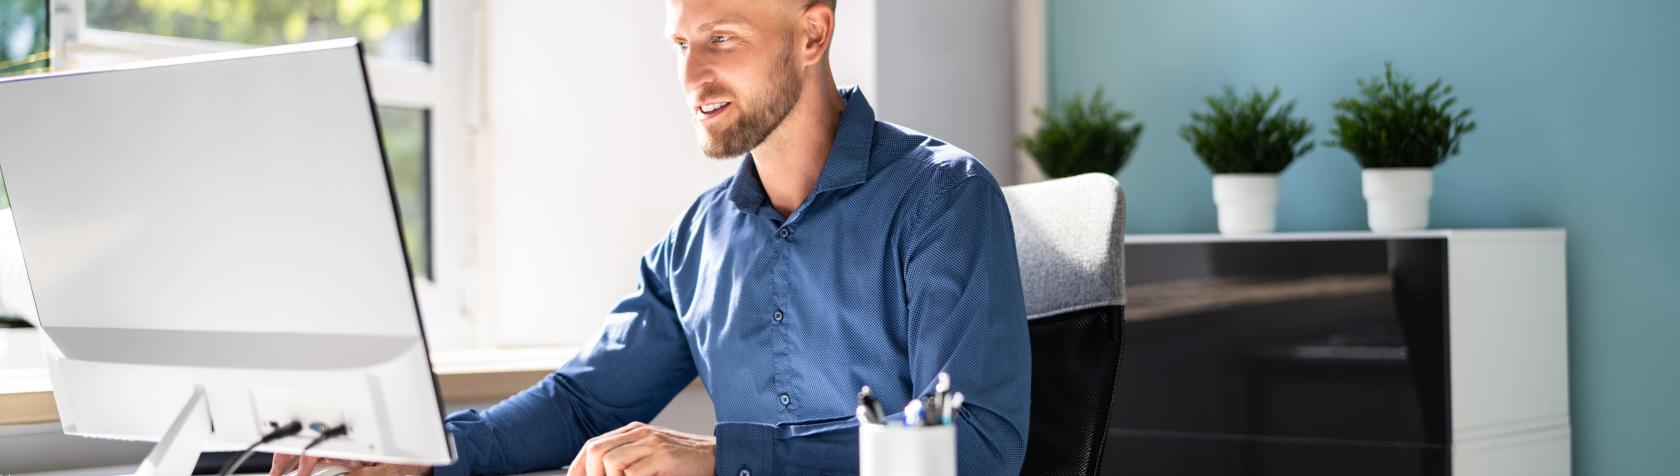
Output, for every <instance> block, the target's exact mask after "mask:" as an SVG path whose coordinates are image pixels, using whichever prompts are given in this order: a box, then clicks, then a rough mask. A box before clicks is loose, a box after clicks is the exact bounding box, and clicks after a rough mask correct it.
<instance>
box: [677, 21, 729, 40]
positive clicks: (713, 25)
mask: <svg viewBox="0 0 1680 476" xmlns="http://www.w3.org/2000/svg"><path fill="white" fill-rule="evenodd" d="M745 25H746V24H745V23H742V22H741V20H738V19H734V18H724V19H718V20H712V21H709V22H705V23H701V24H700V26H697V27H694V30H695V31H711V30H716V29H719V28H721V27H735V28H736V29H741V27H743V26H745ZM670 37H671V40H673V41H675V40H680V39H682V33H679V32H672V33H671V34H670Z"/></svg>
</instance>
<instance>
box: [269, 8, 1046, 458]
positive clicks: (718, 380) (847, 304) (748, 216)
mask: <svg viewBox="0 0 1680 476" xmlns="http://www.w3.org/2000/svg"><path fill="white" fill-rule="evenodd" d="M834 9H835V2H834V0H817V1H812V0H670V1H669V2H668V4H667V11H666V13H667V19H666V33H667V34H668V35H669V37H670V40H671V43H672V46H673V48H674V49H675V52H676V56H677V62H678V66H677V69H678V78H679V79H680V81H681V85H682V88H683V91H684V92H685V93H686V96H687V98H688V104H687V106H688V108H689V114H691V115H692V116H693V118H694V127H695V131H696V132H697V133H698V135H699V139H700V148H701V149H702V151H703V152H705V154H706V155H708V156H710V157H713V158H717V159H735V158H740V159H741V164H740V169H739V171H738V172H736V173H735V175H734V176H733V177H730V178H728V179H725V180H724V181H723V182H722V183H720V184H718V185H717V186H715V187H713V188H711V189H710V190H707V191H705V192H704V193H701V194H700V196H699V197H698V198H697V199H695V201H694V202H693V204H692V205H691V206H689V207H688V209H687V210H686V211H685V212H684V213H683V214H682V215H681V216H680V217H679V218H678V219H677V220H676V222H675V223H674V224H673V225H672V226H671V228H670V230H669V232H668V233H666V235H665V236H663V237H660V238H659V239H658V240H657V241H656V243H655V244H654V245H653V247H652V249H650V250H648V252H647V253H646V254H645V255H644V256H642V259H641V261H640V273H639V282H638V283H637V287H636V290H635V291H634V292H632V293H631V294H630V295H628V296H626V297H625V298H624V299H623V301H621V302H620V303H619V304H618V305H617V307H616V308H614V309H613V311H612V314H611V315H610V316H609V318H608V320H607V323H606V325H605V328H604V329H603V330H602V332H601V334H600V336H599V337H598V338H597V340H596V341H595V342H594V343H593V344H591V345H589V346H587V347H586V348H585V349H584V350H583V351H581V352H580V353H579V354H578V355H577V356H576V357H575V358H573V359H572V360H571V361H570V362H569V363H567V364H566V365H565V366H563V367H561V368H560V369H559V370H557V371H555V372H554V373H553V374H552V375H550V376H549V377H547V378H546V379H544V380H543V381H542V382H540V383H538V384H537V385H536V386H533V387H531V388H530V389H527V390H525V391H523V392H521V393H519V394H518V395H515V396H513V397H511V398H509V399H507V400H506V401H504V402H501V403H499V404H497V405H495V406H493V407H491V408H489V409H487V410H485V411H482V412H479V411H473V410H469V411H465V412H460V413H456V414H453V415H450V416H449V417H448V418H446V419H445V424H446V426H447V428H448V430H449V432H450V433H451V435H453V437H454V438H455V444H456V448H457V452H458V454H459V460H458V461H457V462H456V463H455V464H452V465H450V466H445V467H438V468H435V472H436V474H439V475H457V474H508V473H522V472H530V471H538V470H544V469H553V468H558V467H561V466H563V465H566V464H568V463H569V464H570V465H571V468H570V474H572V475H579V476H581V475H589V476H596V475H620V474H629V475H637V474H677V475H683V474H695V475H699V474H725V475H741V476H750V475H752V474H763V475H768V474H836V473H839V474H845V473H856V472H857V471H858V455H857V451H858V450H857V425H858V422H857V420H856V417H855V415H856V413H855V408H856V405H857V394H858V389H859V388H860V387H862V386H864V385H868V386H870V387H871V389H872V390H873V392H874V394H875V395H876V396H877V397H878V398H879V399H880V401H881V402H882V403H883V404H884V405H885V406H886V408H888V409H889V411H890V409H893V408H898V407H900V406H902V405H904V404H905V403H907V402H909V401H911V400H913V399H917V398H920V397H922V396H925V395H928V394H930V393H932V392H933V386H934V381H935V376H936V375H938V374H939V373H940V372H945V373H948V374H949V375H950V381H951V382H952V383H953V386H954V387H955V388H956V389H958V390H960V391H961V392H963V394H964V396H965V403H964V404H963V406H962V407H961V410H960V412H959V414H958V415H957V416H956V418H955V425H956V426H957V441H958V449H957V455H958V466H959V470H960V472H961V473H962V474H1015V473H1018V472H1019V471H1020V467H1021V462H1022V459H1023V457H1024V455H1025V452H1026V439H1027V419H1028V406H1029V403H1030V402H1029V398H1030V381H1029V372H1030V368H1031V366H1030V362H1029V359H1030V358H1031V356H1030V352H1029V348H1028V338H1027V325H1026V312H1025V309H1024V305H1023V302H1022V293H1021V282H1020V272H1019V270H1018V269H1017V265H1016V257H1015V242H1014V235H1013V230H1012V228H1011V224H1010V219H1009V210H1008V208H1007V206H1006V205H1005V203H1004V199H1003V195H1002V193H1001V190H1000V189H999V188H998V183H997V181H996V180H995V179H994V178H993V177H992V175H991V174H990V173H988V172H987V171H986V169H985V168H984V167H982V166H981V164H980V162H979V161H977V160H975V159H974V157H973V156H971V155H969V154H968V153H967V152H964V151H963V150H961V149H958V148H957V147H955V146H952V145H950V144H946V143H944V142H941V141H939V140H937V139H934V138H931V137H928V136H926V135H924V134H921V133H919V132H916V131H914V130H910V129H907V128H904V127H901V126H897V125H894V124H890V123H886V122H881V121H878V120H877V119H876V118H875V113H874V110H873V109H872V108H871V107H870V105H869V102H868V100H866V99H865V98H864V94H863V92H862V91H859V90H858V89H857V88H855V87H847V88H837V87H836V85H835V82H834V76H833V73H832V72H831V70H830V67H829V61H828V52H829V46H830V43H831V41H833V38H834V27H835V24H834ZM928 80H929V81H952V80H963V79H962V78H928ZM696 377H698V378H700V379H701V381H702V382H703V383H704V384H705V387H706V390H707V392H709V393H710V395H711V399H712V402H713V404H714V406H715V410H716V413H717V417H718V423H717V426H716V427H715V428H714V430H713V434H712V435H693V434H686V433H681V432H677V431H674V430H670V429H666V428H660V427H655V426H651V425H647V424H645V423H641V422H645V421H648V420H650V419H652V418H653V417H654V416H655V415H657V414H658V413H659V411H660V410H661V409H662V408H664V407H665V405H666V404H667V403H669V402H670V401H671V399H672V398H673V397H674V396H675V395H676V394H677V392H678V391H680V390H682V388H683V387H684V386H686V385H688V383H689V382H691V381H693V380H694V379H695V378H696ZM897 417H898V415H892V416H890V417H889V419H891V418H897ZM287 458H288V457H286V456H279V457H276V463H277V464H276V465H275V466H276V468H280V467H283V466H284V463H285V462H289V461H288V459H287ZM304 463H305V464H304V466H305V468H304V470H305V471H306V472H307V471H308V467H309V466H311V465H312V464H313V463H314V462H313V461H306V462H304ZM355 467H356V468H357V472H358V473H364V474H417V473H424V472H426V471H427V470H430V469H431V468H413V467H403V466H397V465H378V464H363V465H356V466H355ZM276 471H278V469H277V470H276ZM305 474H307V473H305Z"/></svg>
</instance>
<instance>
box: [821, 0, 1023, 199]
mask: <svg viewBox="0 0 1680 476" xmlns="http://www.w3.org/2000/svg"><path fill="white" fill-rule="evenodd" d="M1016 1H1017V0H916V1H908V2H907V1H882V2H878V3H877V4H876V5H875V8H877V9H878V11H876V12H875V18H876V25H875V29H876V32H877V36H876V42H877V44H876V47H877V49H876V53H877V55H878V56H877V60H876V65H877V66H876V67H877V68H878V71H879V74H878V76H879V77H878V78H877V80H878V81H879V82H880V85H879V88H878V90H877V91H876V92H875V93H874V94H872V95H871V96H870V98H871V99H873V100H875V102H876V103H877V105H876V112H877V114H878V115H879V116H880V117H881V119H883V120H886V121H890V122H894V123H898V124H902V125H905V126H908V127H910V128H913V129H916V130H919V131H922V132H924V133H927V134H929V135H932V136H934V137H938V138H940V139H943V140H944V141H946V142H949V143H952V144H956V145H957V146H958V147H962V148H963V149H964V150H967V151H968V152H969V153H971V154H974V156H975V157H976V158H978V159H980V161H981V162H982V163H985V164H986V168H987V169H989V170H991V172H992V175H994V176H996V177H997V178H998V181H1000V182H1002V183H1004V184H1006V185H1007V184H1011V183H1015V182H1016V179H1015V176H1016V166H1015V163H1016V158H1015V128H1016V117H1015V107H1014V98H1015V89H1014V85H1015V80H1014V78H1015V74H1016V71H1015V67H1014V64H1015V63H1014V50H1015V46H1014V39H1013V38H1014V30H1015V3H1016ZM852 3H854V2H852V1H850V0H845V1H841V2H840V8H841V9H842V10H844V9H845V8H847V7H848V5H850V4H852Z"/></svg>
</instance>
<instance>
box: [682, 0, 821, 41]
mask: <svg viewBox="0 0 1680 476" xmlns="http://www.w3.org/2000/svg"><path fill="white" fill-rule="evenodd" d="M801 4H803V0H667V1H666V2H665V32H666V33H671V34H674V33H676V32H679V31H682V30H687V29H695V30H704V29H707V28H709V27H710V26H713V25H718V24H725V23H732V24H746V25H753V24H755V23H761V22H764V21H767V20H770V19H772V18H775V14H776V13H779V12H786V11H791V10H788V9H789V8H791V7H793V6H795V5H801Z"/></svg>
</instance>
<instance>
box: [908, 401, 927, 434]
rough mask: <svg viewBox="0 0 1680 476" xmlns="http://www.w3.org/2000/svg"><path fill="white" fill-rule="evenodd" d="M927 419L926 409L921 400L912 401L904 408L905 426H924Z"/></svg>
mask: <svg viewBox="0 0 1680 476" xmlns="http://www.w3.org/2000/svg"><path fill="white" fill-rule="evenodd" d="M926 418H927V415H926V408H924V407H923V406H922V401H921V400H911V401H910V403H909V404H907V405H905V406H904V426H910V427H916V426H922V425H923V424H924V423H926V422H925V421H924V420H925V419H926Z"/></svg>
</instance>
